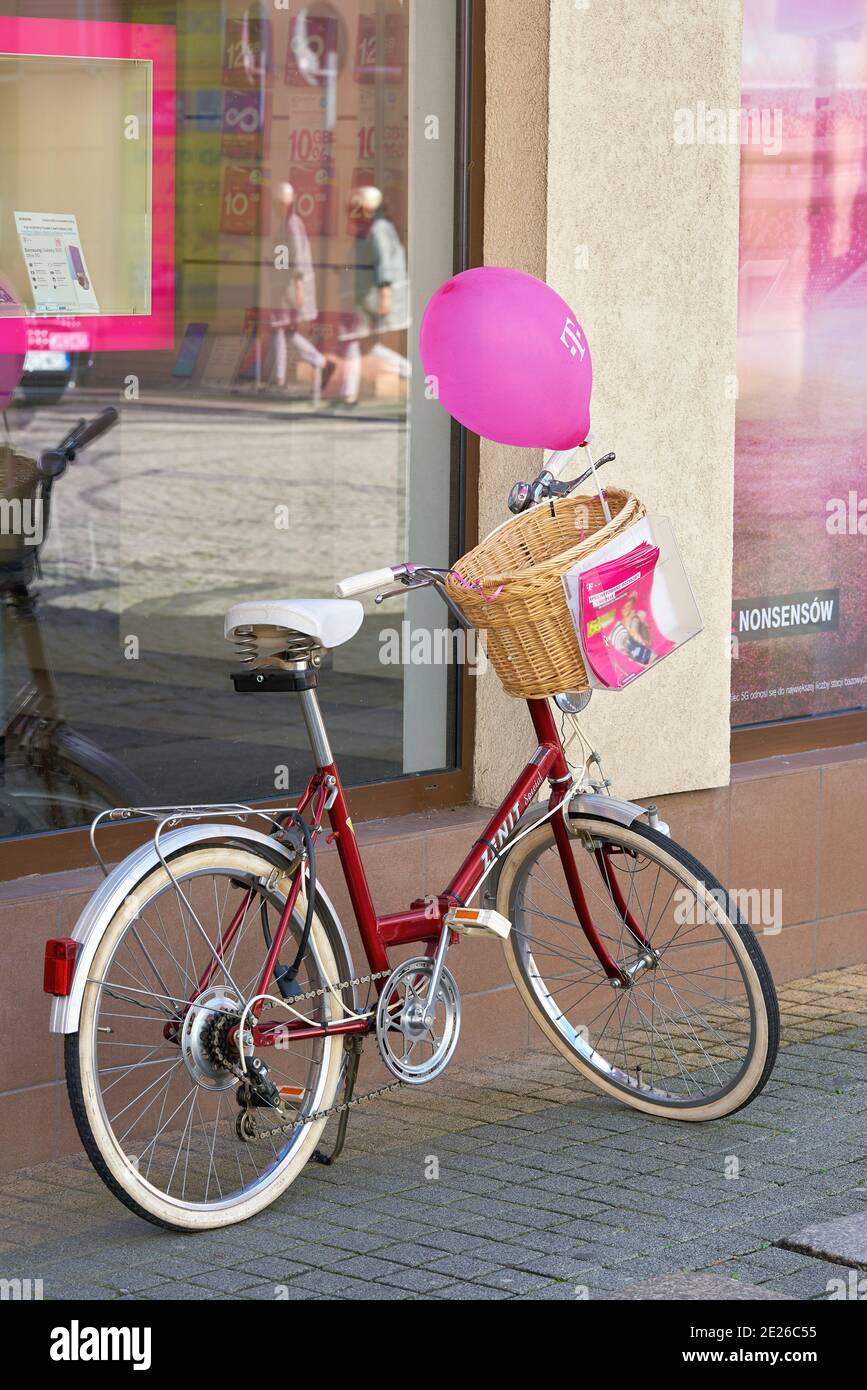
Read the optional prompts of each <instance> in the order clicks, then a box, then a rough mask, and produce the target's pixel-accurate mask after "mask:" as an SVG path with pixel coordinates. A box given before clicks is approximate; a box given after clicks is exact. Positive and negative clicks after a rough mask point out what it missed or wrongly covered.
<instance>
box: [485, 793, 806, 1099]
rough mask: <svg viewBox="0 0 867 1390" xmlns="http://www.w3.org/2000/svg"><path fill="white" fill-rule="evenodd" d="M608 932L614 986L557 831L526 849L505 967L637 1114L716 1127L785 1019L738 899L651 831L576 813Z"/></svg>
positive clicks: (758, 1070) (761, 1080) (514, 873)
mask: <svg viewBox="0 0 867 1390" xmlns="http://www.w3.org/2000/svg"><path fill="white" fill-rule="evenodd" d="M567 824H568V827H569V837H570V848H571V852H572V854H573V855H574V856H575V860H576V866H577V868H578V872H579V876H580V879H581V882H582V885H583V889H584V894H585V898H586V902H587V905H588V907H589V910H590V913H591V916H592V919H593V922H594V925H595V927H596V930H597V932H598V933H599V936H600V937H601V939H602V941H603V942H604V943H605V945H606V946H607V948H608V951H609V952H610V954H611V956H612V957H613V959H614V961H615V962H616V963H617V965H618V966H620V967H621V969H622V970H623V972H624V974H625V975H626V977H627V980H628V983H627V984H626V986H625V987H614V986H612V984H611V982H610V981H609V979H608V977H607V975H606V973H605V971H604V970H603V968H602V966H601V965H600V963H599V960H598V958H597V956H596V954H595V953H594V951H593V950H592V948H591V947H590V945H589V943H588V940H587V937H586V936H585V934H584V931H583V929H582V927H581V924H580V922H579V920H578V916H577V914H576V912H575V909H574V907H573V905H572V899H571V896H570V893H569V889H568V887H567V884H566V878H565V874H564V871H563V862H562V860H561V858H560V851H559V849H558V847H557V844H556V841H555V839H554V833H553V830H552V828H551V825H550V823H548V822H546V823H545V824H543V825H541V826H539V827H538V829H536V830H534V831H532V832H531V833H530V834H528V835H527V836H526V837H525V838H524V839H523V840H521V841H519V842H518V844H516V846H515V849H514V850H513V851H512V853H511V854H510V855H509V857H508V859H507V860H506V863H505V865H504V866H503V871H502V874H501V876H500V882H499V887H498V893H497V909H498V911H500V912H501V913H503V915H504V916H506V917H508V918H509V920H510V921H511V922H512V930H511V933H510V935H509V937H508V939H507V940H506V941H505V942H504V947H505V952H506V959H507V961H508V964H509V969H510V970H511V973H512V975H513V977H514V979H515V983H516V984H517V986H518V989H519V990H520V992H521V994H522V995H523V997H524V1000H525V1002H526V1004H527V1006H528V1008H529V1010H530V1012H531V1014H532V1015H533V1018H534V1019H535V1020H536V1022H537V1023H538V1024H539V1027H540V1028H541V1029H542V1031H543V1032H544V1033H545V1034H546V1035H547V1037H548V1038H549V1039H550V1040H551V1042H553V1044H554V1046H555V1047H556V1048H557V1049H558V1050H559V1051H560V1052H561V1053H562V1054H563V1056H564V1057H565V1058H566V1059H567V1061H569V1062H570V1063H571V1065H572V1066H573V1067H575V1068H576V1069H577V1070H578V1071H580V1072H582V1073H583V1075H584V1076H586V1077H587V1078H588V1079H589V1080H590V1081H592V1082H593V1084H594V1085H595V1086H598V1087H599V1088H600V1089H601V1090H603V1091H606V1092H607V1093H608V1094H609V1095H613V1096H616V1097H617V1099H619V1100H622V1101H624V1102H625V1103H626V1104H627V1105H631V1106H633V1107H634V1108H635V1109H637V1110H644V1111H647V1112H648V1113H650V1114H654V1115H661V1116H665V1117H666V1118H669V1119H677V1120H715V1119H719V1118H720V1117H721V1116H723V1115H729V1114H731V1113H732V1111H734V1110H739V1109H740V1107H741V1106H743V1105H746V1104H748V1102H749V1101H750V1100H752V1099H753V1097H754V1096H756V1095H757V1094H758V1093H759V1091H760V1090H761V1089H762V1087H763V1086H764V1084H765V1082H766V1081H767V1079H768V1076H769V1075H770V1073H771V1069H772V1067H773V1065H774V1060H775V1057H776V1053H777V1044H778V1038H779V1014H778V1009H777V999H776V994H775V991H774V985H773V981H772V979H771V975H770V971H769V970H768V966H767V963H766V961H765V958H764V956H763V955H762V952H761V949H760V947H759V944H758V942H757V940H756V938H755V936H754V934H753V932H752V930H751V929H750V927H749V926H747V925H746V923H744V922H743V921H741V919H740V917H739V915H738V912H737V910H736V909H735V907H734V905H733V904H732V902H731V900H730V895H729V894H728V893H726V892H725V890H724V889H723V888H722V887H721V886H720V884H719V883H718V882H717V880H716V879H715V878H714V877H713V876H712V875H711V874H709V873H708V871H707V870H706V869H705V868H703V867H702V865H701V864H699V862H698V861H697V860H696V859H694V858H693V857H692V855H690V854H688V853H687V852H686V850H684V849H682V848H681V847H680V846H679V845H677V844H675V843H674V841H673V840H670V839H669V838H668V837H667V836H665V835H662V834H660V833H658V832H657V831H655V830H652V829H650V828H649V827H647V826H644V825H639V824H634V825H632V826H629V827H625V826H622V825H619V824H615V823H613V822H611V821H606V820H601V819H597V818H595V817H589V816H582V815H578V816H567Z"/></svg>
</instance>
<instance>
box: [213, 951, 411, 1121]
mask: <svg viewBox="0 0 867 1390" xmlns="http://www.w3.org/2000/svg"><path fill="white" fill-rule="evenodd" d="M392 973H393V972H392V971H391V970H377V971H375V972H374V973H373V974H372V975H358V976H357V977H356V978H355V979H354V980H342V981H341V982H340V983H339V984H334V985H328V986H326V987H325V988H324V989H310V990H308V991H307V992H306V994H296V995H294V996H293V999H295V1000H297V1001H298V1002H299V1003H302V1002H303V1001H304V1000H307V999H318V998H321V997H322V995H324V994H333V993H334V991H335V990H339V991H341V992H342V991H343V990H344V989H354V988H355V986H356V985H365V984H372V983H373V982H374V980H381V979H384V978H385V977H386V976H388V975H391V974H392ZM370 1016H371V1017H372V1013H371V1015H370ZM338 1036H343V1037H345V1036H346V1035H345V1034H340V1035H338ZM221 1060H222V1064H223V1065H224V1066H226V1067H227V1068H228V1070H229V1071H231V1072H233V1073H234V1075H235V1076H237V1077H239V1079H240V1080H241V1081H244V1082H249V1078H248V1076H247V1073H246V1072H243V1071H242V1070H241V1068H240V1067H238V1066H235V1065H234V1064H233V1063H232V1062H230V1061H229V1060H228V1058H223V1059H221ZM405 1084H406V1083H405V1082H403V1081H400V1080H396V1081H392V1082H390V1083H389V1084H388V1085H387V1086H378V1087H377V1088H376V1090H374V1091H368V1092H367V1093H366V1094H365V1095H363V1096H353V1097H352V1099H351V1100H344V1101H341V1102H339V1103H338V1104H337V1105H330V1106H327V1107H326V1109H324V1110H314V1111H313V1113H312V1114H310V1115H302V1116H296V1117H294V1118H293V1119H291V1120H284V1122H283V1123H282V1124H279V1125H271V1126H270V1127H269V1128H268V1129H259V1128H258V1127H256V1130H255V1133H254V1134H253V1136H252V1138H254V1139H269V1138H270V1137H271V1136H272V1135H273V1134H283V1133H285V1131H286V1130H287V1129H295V1128H297V1127H298V1126H299V1125H312V1124H314V1123H315V1122H316V1121H317V1120H327V1119H330V1117H331V1116H332V1115H340V1114H342V1112H343V1111H344V1110H353V1109H354V1108H355V1107H356V1106H357V1105H364V1104H365V1102H366V1101H369V1100H376V1099H378V1097H379V1096H385V1095H388V1094H389V1093H390V1092H391V1091H398V1090H400V1088H401V1087H402V1086H404V1085H405ZM255 1113H256V1110H255V1107H253V1106H248V1107H247V1110H246V1114H247V1115H248V1116H253V1117H255Z"/></svg>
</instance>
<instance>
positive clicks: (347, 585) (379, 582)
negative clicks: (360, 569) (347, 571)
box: [334, 566, 405, 598]
mask: <svg viewBox="0 0 867 1390" xmlns="http://www.w3.org/2000/svg"><path fill="white" fill-rule="evenodd" d="M403 568H405V566H399V567H398V569H403ZM397 572H398V571H397V570H394V569H381V570H366V571H365V572H364V573H363V574H352V575H350V576H349V578H348V579H341V581H340V583H339V584H338V585H336V587H335V590H334V592H335V593H336V594H337V597H338V598H354V597H355V595H356V594H368V593H370V592H371V590H373V589H384V588H385V587H386V585H388V584H393V583H394V581H395V579H396V578H397Z"/></svg>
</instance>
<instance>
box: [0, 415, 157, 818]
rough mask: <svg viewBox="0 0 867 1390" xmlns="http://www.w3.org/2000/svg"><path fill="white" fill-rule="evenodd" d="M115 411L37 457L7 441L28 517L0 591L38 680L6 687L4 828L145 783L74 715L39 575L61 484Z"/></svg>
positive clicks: (0, 801)
mask: <svg viewBox="0 0 867 1390" xmlns="http://www.w3.org/2000/svg"><path fill="white" fill-rule="evenodd" d="M117 419H118V414H117V411H116V410H114V409H108V410H105V411H103V412H102V414H101V415H99V416H98V417H97V419H96V420H94V421H93V422H92V423H91V424H86V423H85V421H83V420H82V421H80V422H79V424H78V425H77V426H76V427H75V429H74V430H72V431H71V432H70V433H69V434H68V435H67V436H66V438H65V439H64V440H63V441H62V443H61V444H60V445H58V447H57V448H56V449H50V450H48V451H47V452H46V453H44V454H42V456H41V457H40V458H39V460H38V461H37V460H36V459H31V458H27V457H24V456H22V455H20V454H13V453H12V452H11V450H5V451H3V452H2V456H0V472H2V475H3V476H2V479H0V483H2V490H3V493H4V496H5V498H6V500H7V503H9V504H10V505H13V504H14V507H15V511H14V512H12V511H10V512H9V513H8V514H9V515H10V516H11V515H17V516H18V517H19V518H20V519H22V520H23V521H25V522H26V523H28V524H29V527H30V530H31V538H32V540H33V543H32V544H29V543H27V539H26V537H25V534H24V531H23V528H22V526H21V525H19V526H18V528H17V531H16V532H15V533H14V534H13V533H12V532H11V531H7V533H6V534H4V535H3V537H2V542H3V548H2V551H0V594H2V597H3V599H4V601H5V604H6V610H7V613H9V614H11V615H12V617H13V619H14V628H15V630H16V631H17V633H18V634H19V635H20V638H21V642H22V645H23V649H24V656H25V660H26V663H27V667H28V669H29V673H30V679H29V681H28V682H26V683H25V685H24V686H23V688H22V689H21V690H20V691H18V692H17V694H14V695H11V694H8V693H7V706H6V711H5V716H4V720H5V724H4V728H3V733H2V743H0V833H2V834H4V835H21V834H27V833H32V832H35V831H39V830H61V829H64V828H67V827H71V826H76V825H82V824H86V823H87V822H88V821H89V820H91V819H92V818H93V816H94V815H95V814H97V812H99V811H100V810H104V809H105V808H106V807H107V806H115V805H117V802H118V799H119V798H120V799H123V800H127V799H129V794H130V791H134V790H135V788H138V794H139V795H140V794H141V790H142V789H141V786H140V784H139V783H138V781H137V779H136V778H134V777H132V776H131V775H130V774H129V773H128V772H127V771H126V770H125V769H124V768H123V767H122V766H121V765H120V764H118V763H117V762H115V760H114V759H113V758H111V757H109V756H108V754H106V753H104V752H103V751H102V750H101V749H99V748H97V747H96V745H95V744H93V743H91V742H90V741H89V740H88V739H86V738H84V737H83V736H82V735H81V734H79V733H77V732H76V731H75V730H74V729H72V728H70V726H69V725H68V724H67V723H66V721H65V720H64V718H63V714H62V711H61V705H60V695H59V691H58V688H57V682H56V681H55V678H54V673H53V671H52V669H51V666H50V663H49V660H48V655H47V652H46V649H45V644H44V641H43V637H42V630H41V627H40V624H39V616H38V596H37V594H36V593H34V591H33V587H32V586H33V582H34V580H35V579H36V577H37V576H38V574H39V554H40V551H41V549H42V546H43V545H44V544H45V540H46V538H47V536H48V527H49V522H50V516H51V498H52V489H53V486H54V483H55V482H56V481H57V479H58V478H60V477H62V476H63V474H64V473H65V471H66V468H67V466H68V465H69V464H70V463H71V462H73V460H74V459H75V457H76V455H77V454H78V453H80V452H81V450H82V449H84V448H86V446H87V445H88V444H90V443H92V442H93V441H94V440H95V439H98V438H99V437H100V435H102V434H104V433H105V432H106V430H109V429H111V427H112V426H113V425H114V424H116V422H117Z"/></svg>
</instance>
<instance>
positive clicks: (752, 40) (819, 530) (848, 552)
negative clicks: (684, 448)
mask: <svg viewBox="0 0 867 1390" xmlns="http://www.w3.org/2000/svg"><path fill="white" fill-rule="evenodd" d="M741 144H742V156H741V242H740V277H739V298H738V315H739V323H738V373H737V380H738V407H737V436H736V440H737V442H736V469H735V559H734V603H733V612H732V634H733V644H732V645H733V655H734V658H735V659H734V661H733V663H732V701H733V703H732V722H733V723H734V724H735V725H744V724H755V723H763V722H767V721H771V720H779V719H789V718H797V717H803V716H809V715H819V714H829V713H835V712H839V711H843V710H852V709H858V708H862V707H864V706H867V608H865V596H867V451H865V446H864V440H865V437H867V0H747V3H746V8H745V30H744V70H743V97H742V111H741Z"/></svg>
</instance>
